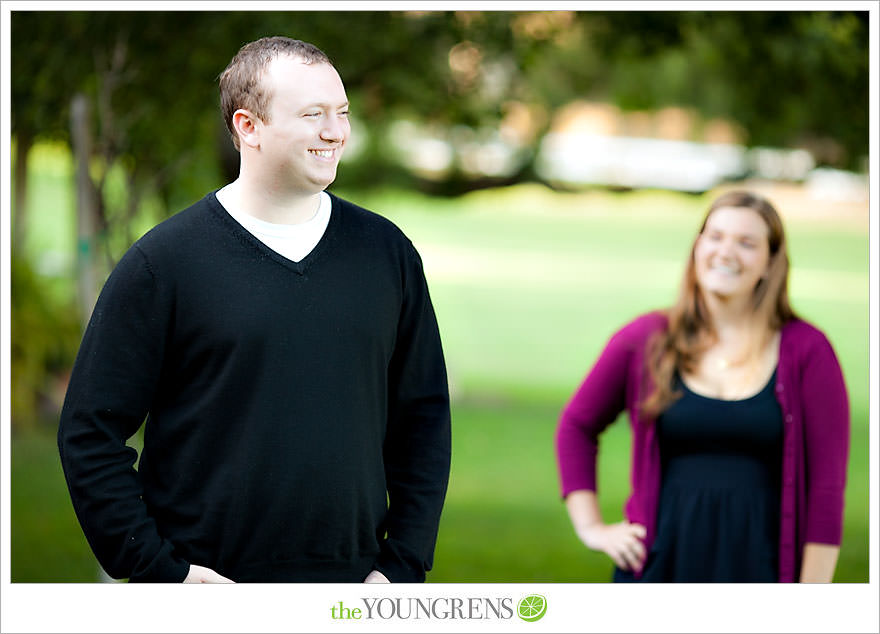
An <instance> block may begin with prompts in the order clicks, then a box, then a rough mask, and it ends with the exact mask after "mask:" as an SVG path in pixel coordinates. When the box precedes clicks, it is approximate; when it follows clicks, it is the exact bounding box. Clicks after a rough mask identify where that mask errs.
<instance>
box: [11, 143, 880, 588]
mask: <svg viewBox="0 0 880 634" xmlns="http://www.w3.org/2000/svg"><path fill="white" fill-rule="evenodd" d="M63 162H64V157H63V156H61V157H56V159H55V162H52V160H48V159H47V160H43V161H41V162H39V163H38V164H37V168H38V169H37V171H36V172H35V174H34V181H33V182H34V186H35V187H38V188H39V191H40V192H41V193H40V194H39V195H35V196H33V202H34V209H33V210H32V214H31V217H32V218H37V217H38V218H39V219H38V220H34V223H33V227H34V233H33V234H32V236H31V238H30V242H29V245H28V249H29V252H30V253H31V254H32V255H33V256H37V255H38V254H40V253H45V251H46V250H53V251H54V252H55V253H56V255H55V258H56V261H60V262H63V261H64V258H65V257H69V252H66V251H65V250H66V249H71V250H72V238H71V237H70V236H69V232H70V229H71V228H72V226H73V224H72V220H71V218H70V213H71V204H72V203H71V197H70V195H69V193H68V192H67V191H65V190H64V187H65V183H66V182H68V181H67V179H66V176H65V172H64V168H63V167H61V168H59V167H58V165H59V164H63ZM59 173H60V176H59ZM339 193H340V194H342V195H344V196H346V197H349V198H351V199H352V200H355V201H357V202H359V203H360V204H362V205H364V206H366V207H368V208H371V209H375V210H377V211H380V212H382V213H383V214H385V215H387V216H388V217H390V218H391V219H392V220H394V221H395V222H397V223H398V224H399V225H400V226H401V227H402V228H403V230H404V231H405V232H406V233H407V234H408V235H409V236H410V238H411V239H412V240H413V242H414V243H415V244H416V246H417V247H418V249H419V251H420V252H421V254H422V257H423V260H424V263H425V270H426V273H427V276H428V278H429V283H430V286H431V293H432V297H433V299H434V303H435V308H436V311H437V315H438V319H439V322H440V327H441V332H442V336H443V342H444V349H445V351H446V356H447V363H448V367H449V373H450V382H451V388H452V393H453V462H452V476H451V480H450V487H449V494H448V497H447V504H446V507H445V509H444V514H443V519H442V524H441V527H440V536H439V541H438V544H437V551H436V556H435V562H434V564H435V565H434V570H433V571H432V572H431V573H429V576H428V580H429V581H431V582H508V581H517V582H520V581H522V582H525V581H547V582H570V581H607V580H608V579H609V578H610V574H611V565H610V562H609V561H607V560H606V559H605V558H604V556H602V555H599V554H596V553H592V552H589V551H587V550H586V549H585V548H583V547H582V546H581V545H580V544H579V542H578V541H577V539H576V538H575V536H574V533H573V532H572V530H571V529H570V527H569V524H568V519H567V516H566V514H565V509H564V507H563V505H562V502H561V501H560V499H559V491H558V481H557V475H556V466H555V457H554V450H553V435H554V431H555V426H556V421H557V417H558V415H559V412H560V410H561V408H562V407H563V406H564V404H565V402H566V401H567V399H568V398H569V396H570V395H571V393H572V391H573V390H574V389H575V388H576V386H577V385H578V383H579V382H580V381H581V379H582V378H583V376H584V374H585V373H586V372H587V370H588V369H589V367H590V365H591V364H592V362H593V361H594V359H595V357H596V355H597V354H598V352H599V350H600V349H601V347H602V346H603V345H604V343H605V341H606V339H607V338H608V336H609V335H610V334H611V333H612V332H613V331H614V330H615V329H616V328H618V327H619V326H620V325H622V324H623V323H624V322H625V321H627V320H628V319H630V318H632V317H634V316H636V315H637V314H639V313H641V312H643V311H646V310H650V309H653V308H658V307H662V306H665V305H667V304H668V303H670V302H671V301H672V299H673V298H674V295H675V291H676V287H677V284H678V277H679V275H680V273H681V270H682V266H683V260H684V258H685V256H686V253H687V249H688V246H689V243H690V241H691V239H692V236H693V233H694V231H695V230H696V228H697V225H698V223H699V220H700V219H701V216H702V213H703V210H704V208H705V205H706V204H707V202H708V198H707V197H694V196H688V195H683V194H675V193H668V192H632V193H607V192H600V191H594V192H587V193H582V194H559V193H552V192H550V191H547V190H545V189H543V188H540V187H537V186H519V187H514V188H507V189H503V190H494V191H485V192H477V193H473V194H469V195H467V196H464V197H462V198H458V199H436V198H427V197H424V196H420V195H417V194H414V193H410V192H404V191H396V190H395V191H383V190H376V191H369V192H339ZM49 200H51V201H52V204H51V205H50V204H48V203H46V202H45V201H49ZM65 201H66V202H65ZM783 215H784V216H785V210H784V209H783ZM865 225H867V223H865ZM787 227H788V230H789V234H790V245H791V254H792V261H793V271H792V275H791V290H792V299H793V303H794V306H795V308H796V310H798V311H800V312H801V314H803V316H805V317H806V318H808V319H810V320H811V321H813V322H814V323H816V324H817V325H819V326H820V327H821V328H822V329H823V330H824V331H825V332H826V333H827V334H828V336H829V338H830V339H831V341H832V343H833V344H834V346H835V349H836V350H837V352H838V355H839V357H840V360H841V363H842V365H843V369H844V374H845V377H846V380H847V385H848V388H849V393H850V400H851V405H852V413H853V418H852V422H853V426H852V443H851V447H852V448H851V460H850V465H849V484H848V489H847V501H846V526H845V535H844V543H843V547H842V549H841V556H840V563H839V566H838V571H837V576H836V580H838V581H859V582H865V581H867V580H868V442H867V441H868V348H867V341H868V234H867V229H860V228H858V227H853V226H851V225H840V226H836V225H834V224H831V223H819V222H814V221H809V222H808V221H799V220H797V219H796V218H791V219H788V225H787ZM65 232H66V233H65ZM65 253H67V254H66V255H65ZM12 443H13V444H12V456H13V460H12V562H11V564H12V579H13V581H51V580H57V581H81V580H88V579H93V578H94V577H95V571H96V564H95V563H94V560H93V559H92V557H91V555H90V553H89V551H88V547H87V545H86V543H85V540H84V539H83V537H82V534H81V532H80V531H79V529H78V526H77V524H76V520H75V518H74V517H73V512H72V509H71V506H70V502H69V500H68V498H67V494H66V490H65V488H64V482H63V478H62V477H61V472H60V468H59V466H58V462H57V454H56V449H55V444H54V436H53V430H52V429H51V427H50V428H49V429H43V431H35V432H31V433H28V434H26V435H25V434H20V435H16V436H14V437H13V438H12ZM628 451H629V437H628V431H627V425H626V421H624V420H622V419H621V420H620V421H618V423H616V424H615V425H613V426H612V427H611V428H609V430H608V431H607V432H606V434H605V435H604V436H603V446H602V452H601V459H600V465H599V469H600V472H599V488H600V496H601V502H602V506H603V512H604V513H605V515H606V517H607V518H608V519H615V518H619V517H620V513H621V508H622V505H623V500H624V499H625V497H626V495H627V492H628V459H629V458H628Z"/></svg>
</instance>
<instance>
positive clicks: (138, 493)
mask: <svg viewBox="0 0 880 634" xmlns="http://www.w3.org/2000/svg"><path fill="white" fill-rule="evenodd" d="M171 308H172V303H171V299H170V297H169V296H168V294H167V293H163V292H162V291H161V289H160V287H159V285H158V284H157V281H156V279H155V276H154V274H153V271H152V270H151V268H150V265H149V262H148V261H147V259H146V257H145V256H144V254H143V253H142V252H141V251H140V249H139V248H138V247H137V246H134V247H132V248H131V249H130V250H129V251H128V252H127V253H126V254H125V256H124V257H123V258H122V260H120V262H119V264H118V265H117V267H116V269H114V271H113V273H112V274H111V275H110V277H109V279H108V280H107V283H106V284H105V286H104V289H103V290H102V292H101V295H100V297H99V298H98V302H97V304H96V305H95V309H94V311H93V312H92V316H91V319H90V321H89V325H88V327H87V329H86V332H85V335H84V337H83V341H82V345H81V346H80V350H79V353H78V355H77V359H76V362H75V364H74V368H73V373H72V375H71V379H70V384H69V386H68V389H67V395H66V398H65V401H64V407H63V408H62V411H61V420H60V424H59V427H58V449H59V452H60V455H61V464H62V467H63V469H64V476H65V478H66V480H67V486H68V489H69V490H70V497H71V501H72V502H73V508H74V510H75V511H76V515H77V518H78V519H79V522H80V524H81V526H82V529H83V532H84V533H85V536H86V539H87V540H88V542H89V544H90V546H91V547H92V550H93V551H94V553H95V556H96V557H97V558H98V561H99V562H100V564H101V566H103V568H104V570H106V571H107V573H108V574H109V575H110V576H111V577H113V578H116V579H121V578H131V577H137V578H138V579H139V580H144V581H168V582H176V581H182V580H183V579H184V578H185V577H186V574H187V571H188V570H189V564H188V563H186V562H184V561H182V560H180V559H179V558H176V557H175V556H174V555H173V546H172V545H171V544H170V543H169V542H168V541H166V540H164V539H163V538H162V537H161V536H160V535H159V532H158V529H157V526H156V523H155V521H154V520H153V519H152V518H151V517H150V516H149V514H148V513H147V507H146V504H145V503H144V501H143V499H142V496H143V489H142V487H141V483H140V480H139V478H138V474H137V472H136V471H135V469H134V466H133V465H134V462H135V460H136V458H137V453H136V452H135V450H134V449H131V448H130V447H127V446H126V445H125V441H126V440H127V439H128V438H130V437H131V436H132V435H133V434H134V433H135V432H136V431H137V430H138V428H139V427H140V425H141V423H143V421H144V418H145V417H146V415H147V412H148V411H149V409H150V406H151V402H152V399H153V396H154V393H155V391H156V386H157V383H158V377H159V375H160V370H161V367H162V359H163V354H164V349H165V340H166V336H167V330H168V324H169V320H170V314H171Z"/></svg>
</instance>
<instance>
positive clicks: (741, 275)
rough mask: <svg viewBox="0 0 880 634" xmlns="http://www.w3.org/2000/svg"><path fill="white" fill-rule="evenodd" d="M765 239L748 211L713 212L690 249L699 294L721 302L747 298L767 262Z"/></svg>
mask: <svg viewBox="0 0 880 634" xmlns="http://www.w3.org/2000/svg"><path fill="white" fill-rule="evenodd" d="M768 236H769V229H768V227H767V224H766V223H765V222H764V219H763V218H761V216H760V215H759V214H758V212H756V211H754V210H752V209H749V208H747V207H721V208H719V209H716V210H715V211H713V212H712V214H711V215H710V216H709V218H708V219H707V220H706V226H705V227H704V228H703V232H702V233H701V234H700V235H699V236H698V237H697V242H696V245H695V247H694V266H695V270H696V277H697V285H698V286H699V287H700V289H701V290H702V292H703V293H704V294H713V295H715V296H717V297H719V298H723V299H737V298H746V297H749V298H750V297H751V296H752V293H753V292H754V290H755V287H756V286H757V284H758V282H759V281H760V280H761V278H762V277H763V276H764V274H765V273H766V272H767V267H768V265H769V263H770V244H769V240H768Z"/></svg>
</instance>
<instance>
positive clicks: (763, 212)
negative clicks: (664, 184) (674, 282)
mask: <svg viewBox="0 0 880 634" xmlns="http://www.w3.org/2000/svg"><path fill="white" fill-rule="evenodd" d="M722 207H736V208H739V209H751V210H753V211H755V212H757V213H758V215H760V216H761V218H762V219H763V220H764V222H765V223H766V224H767V228H768V241H769V245H770V263H769V265H768V269H767V275H766V276H764V277H763V278H762V279H761V280H760V281H759V282H758V284H757V286H756V287H755V292H754V295H753V299H752V302H753V303H752V306H753V309H754V311H755V314H756V315H757V316H759V317H763V318H764V319H765V320H766V321H765V323H766V324H767V326H768V328H769V329H770V331H776V330H779V329H780V328H781V327H782V325H783V324H784V323H785V322H787V321H789V320H791V319H794V318H795V317H796V315H795V313H794V311H793V310H792V308H791V305H790V304H789V301H788V249H787V247H786V242H785V231H784V229H783V226H782V220H781V219H780V218H779V214H778V213H777V212H776V209H775V208H774V207H773V205H771V204H770V202H769V201H767V200H766V199H764V198H762V197H761V196H758V195H757V194H754V193H751V192H747V191H731V192H728V193H726V194H723V195H721V196H720V197H718V198H717V199H715V201H714V202H713V203H712V205H711V206H710V207H709V211H708V212H707V213H706V216H705V218H703V223H702V225H700V231H699V233H698V234H697V237H696V238H695V239H694V242H693V244H692V245H691V253H690V258H689V259H688V263H687V267H686V268H685V272H684V279H683V280H682V284H681V288H680V290H679V295H678V300H677V301H676V303H675V305H673V306H672V308H670V309H669V310H667V311H666V314H667V318H668V321H669V325H668V327H667V329H666V330H665V331H664V332H661V333H658V334H657V335H656V336H655V337H654V338H653V339H652V340H651V342H650V344H649V349H648V356H647V363H648V370H649V372H650V375H651V378H652V379H653V383H654V389H653V391H652V392H651V393H650V394H649V395H648V397H647V398H646V399H645V400H644V401H643V403H642V413H643V414H644V415H645V416H646V418H647V420H652V419H653V418H655V417H656V416H658V415H659V414H660V413H662V412H663V411H664V410H665V409H666V408H667V407H669V405H671V404H672V403H673V402H674V401H675V400H676V399H677V398H678V397H679V396H680V393H679V392H676V391H675V388H674V383H673V381H674V376H675V372H676V370H678V371H679V372H692V371H693V370H694V369H695V367H696V364H697V362H698V361H699V359H700V355H701V354H702V353H703V352H704V351H705V350H706V349H707V348H708V347H709V346H711V345H712V344H713V343H714V342H715V341H716V333H715V328H714V326H713V324H712V321H711V319H710V317H709V313H708V311H707V309H706V303H705V300H704V299H703V296H702V293H700V290H699V287H698V286H697V275H696V270H695V265H694V250H695V248H696V244H697V240H698V239H699V237H700V235H701V234H702V233H703V231H704V230H705V228H706V222H707V221H708V220H709V216H711V215H712V213H713V212H714V211H715V210H716V209H720V208H722Z"/></svg>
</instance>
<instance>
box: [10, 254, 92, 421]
mask: <svg viewBox="0 0 880 634" xmlns="http://www.w3.org/2000/svg"><path fill="white" fill-rule="evenodd" d="M10 267H11V268H10V273H11V285H12V303H11V305H10V313H11V314H10V318H11V328H12V333H11V337H10V339H11V341H10V356H11V361H10V366H11V367H10V369H11V374H12V391H11V406H12V419H11V420H12V429H13V431H15V430H17V429H21V428H23V427H28V428H29V427H33V426H35V425H36V424H38V421H40V420H44V421H45V420H48V419H49V418H50V417H51V418H54V417H55V416H57V413H58V411H59V410H60V407H61V403H62V401H63V398H64V391H65V389H66V387H67V378H68V375H69V371H70V367H71V366H72V364H73V360H74V358H75V357H76V350H77V347H78V346H79V341H80V326H79V320H78V318H77V312H76V310H75V306H73V305H72V304H71V305H63V304H59V303H58V301H57V300H53V299H52V298H51V296H50V295H49V294H48V293H47V291H46V288H45V284H42V283H41V281H40V279H39V278H38V276H37V274H36V273H35V272H34V270H33V268H32V267H31V265H30V264H29V263H28V262H27V260H25V259H23V258H21V257H18V256H16V255H15V254H14V253H13V255H12V257H11V262H10Z"/></svg>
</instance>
